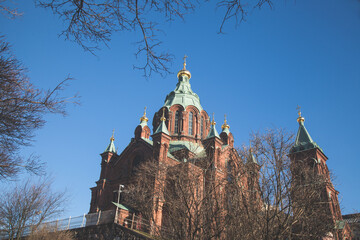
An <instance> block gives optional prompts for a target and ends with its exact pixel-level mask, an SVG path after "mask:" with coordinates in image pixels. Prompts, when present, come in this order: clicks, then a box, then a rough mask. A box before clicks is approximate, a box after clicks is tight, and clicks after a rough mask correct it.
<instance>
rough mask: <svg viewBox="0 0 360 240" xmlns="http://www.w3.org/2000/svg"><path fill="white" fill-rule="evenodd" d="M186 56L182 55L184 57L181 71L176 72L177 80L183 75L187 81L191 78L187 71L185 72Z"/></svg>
mask: <svg viewBox="0 0 360 240" xmlns="http://www.w3.org/2000/svg"><path fill="white" fill-rule="evenodd" d="M187 57H188V56H186V54H185V55H184V57H183V59H184V63H183V66H184V67H183V69H181V70H180V71H179V72H178V74H177V77H178V78H179V77H181V76H183V75H185V76H187V77H188V78H189V79H190V78H191V73H190V72H189V71H188V70H186V58H187Z"/></svg>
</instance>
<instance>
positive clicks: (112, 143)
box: [104, 129, 116, 153]
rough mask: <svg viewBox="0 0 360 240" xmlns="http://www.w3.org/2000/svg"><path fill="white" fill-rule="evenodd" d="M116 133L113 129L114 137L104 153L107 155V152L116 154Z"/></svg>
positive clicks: (112, 136)
mask: <svg viewBox="0 0 360 240" xmlns="http://www.w3.org/2000/svg"><path fill="white" fill-rule="evenodd" d="M114 132H115V129H113V132H112V135H111V138H110V143H109V145H108V146H107V148H106V149H105V151H104V153H106V152H111V153H116V148H115V144H114V141H115V138H114Z"/></svg>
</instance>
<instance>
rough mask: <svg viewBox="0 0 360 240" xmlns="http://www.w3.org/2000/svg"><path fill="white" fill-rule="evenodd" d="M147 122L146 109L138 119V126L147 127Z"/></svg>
mask: <svg viewBox="0 0 360 240" xmlns="http://www.w3.org/2000/svg"><path fill="white" fill-rule="evenodd" d="M148 121H149V119H148V118H147V117H146V107H145V109H144V115H143V116H142V117H141V118H140V125H141V126H142V127H144V126H146V125H147V122H148Z"/></svg>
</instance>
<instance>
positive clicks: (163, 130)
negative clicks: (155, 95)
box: [154, 108, 170, 135]
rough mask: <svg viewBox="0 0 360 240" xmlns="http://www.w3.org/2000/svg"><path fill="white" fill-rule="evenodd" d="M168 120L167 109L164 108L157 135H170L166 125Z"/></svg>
mask: <svg viewBox="0 0 360 240" xmlns="http://www.w3.org/2000/svg"><path fill="white" fill-rule="evenodd" d="M165 121H166V118H165V108H163V113H162V116H161V118H160V124H159V126H158V128H157V129H156V131H155V133H154V134H156V133H160V132H163V133H166V134H167V135H170V133H169V131H168V130H167V127H166V124H165Z"/></svg>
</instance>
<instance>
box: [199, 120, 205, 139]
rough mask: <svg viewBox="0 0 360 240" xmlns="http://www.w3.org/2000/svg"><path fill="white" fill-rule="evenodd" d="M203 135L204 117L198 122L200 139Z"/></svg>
mask: <svg viewBox="0 0 360 240" xmlns="http://www.w3.org/2000/svg"><path fill="white" fill-rule="evenodd" d="M203 134H204V117H201V121H200V137H201V138H203Z"/></svg>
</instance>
